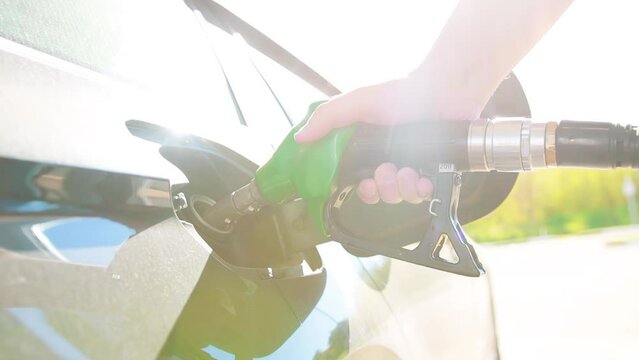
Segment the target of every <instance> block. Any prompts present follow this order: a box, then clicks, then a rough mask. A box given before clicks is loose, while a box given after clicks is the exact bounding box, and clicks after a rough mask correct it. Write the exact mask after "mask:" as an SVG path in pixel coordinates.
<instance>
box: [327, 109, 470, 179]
mask: <svg viewBox="0 0 639 360" xmlns="http://www.w3.org/2000/svg"><path fill="white" fill-rule="evenodd" d="M469 124H470V122H469V121H422V122H415V123H407V124H402V125H395V126H382V125H371V124H366V123H362V124H358V125H357V129H356V131H355V133H354V134H353V136H352V137H351V140H350V142H349V145H348V146H347V147H346V149H345V151H344V155H343V157H342V160H341V163H340V173H339V179H338V182H339V185H346V184H357V183H359V181H361V180H362V179H365V178H369V177H371V176H373V173H374V171H375V169H376V168H377V167H378V166H379V165H380V164H382V163H384V162H392V163H394V164H395V165H397V167H399V168H401V167H412V168H415V169H416V170H418V171H421V172H422V173H425V174H428V173H433V172H434V171H436V170H437V168H436V167H437V166H438V165H439V164H441V163H446V164H453V165H454V166H455V168H456V170H464V169H467V168H468V128H469Z"/></svg>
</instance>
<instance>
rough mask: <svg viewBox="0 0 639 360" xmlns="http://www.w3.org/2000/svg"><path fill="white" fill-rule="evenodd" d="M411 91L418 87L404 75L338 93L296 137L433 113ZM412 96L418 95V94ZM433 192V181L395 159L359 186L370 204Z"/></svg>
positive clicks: (420, 197)
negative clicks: (410, 99)
mask: <svg viewBox="0 0 639 360" xmlns="http://www.w3.org/2000/svg"><path fill="white" fill-rule="evenodd" d="M409 93H412V94H414V93H415V89H414V88H411V86H410V83H409V82H408V80H406V79H400V80H393V81H390V82H386V83H382V84H378V85H373V86H368V87H363V88H360V89H357V90H354V91H352V92H350V93H346V94H343V95H340V96H337V97H334V98H332V99H331V100H330V101H328V102H326V103H324V104H322V105H320V106H319V107H318V108H317V109H316V110H315V112H314V113H313V114H312V116H311V118H310V119H309V121H308V122H307V124H306V125H305V126H304V127H303V128H302V129H300V131H299V132H298V133H297V134H295V140H296V141H298V142H300V143H309V142H313V141H316V140H318V139H320V138H322V137H323V136H325V135H326V134H328V133H329V132H330V131H331V130H332V129H334V128H340V127H344V126H348V125H350V124H352V123H354V122H357V121H363V122H367V123H371V124H377V125H389V126H392V125H395V124H401V123H404V122H409V121H416V120H421V119H424V118H428V117H429V116H430V114H426V113H425V111H424V106H423V104H424V101H423V100H422V101H416V102H414V103H411V102H410V101H408V102H407V101H406V99H409V97H407V96H406V95H407V94H409ZM417 93H420V92H419V91H417ZM412 98H415V99H416V97H415V96H414V95H413V96H412ZM398 99H401V101H398ZM431 117H432V116H431ZM432 192H433V184H432V183H431V182H430V180H428V179H427V178H424V177H420V175H419V174H418V172H417V171H416V170H415V169H412V168H402V169H398V168H397V167H396V166H395V165H394V164H392V163H384V164H381V165H380V166H379V167H378V168H377V169H376V170H375V173H374V175H373V177H371V178H368V179H364V180H362V181H361V182H360V183H359V185H358V187H357V194H358V196H359V198H360V199H361V200H362V202H364V203H366V204H375V203H377V202H379V200H380V199H381V200H382V201H383V202H386V203H390V204H396V203H399V202H401V201H407V202H410V203H413V204H418V203H420V202H422V201H424V200H426V199H428V198H430V197H431V195H432Z"/></svg>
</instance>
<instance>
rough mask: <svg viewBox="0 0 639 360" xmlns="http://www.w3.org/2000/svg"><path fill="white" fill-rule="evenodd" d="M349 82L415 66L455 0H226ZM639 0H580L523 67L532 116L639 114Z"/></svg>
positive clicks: (344, 85) (638, 119)
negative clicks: (312, 0)
mask: <svg viewBox="0 0 639 360" xmlns="http://www.w3.org/2000/svg"><path fill="white" fill-rule="evenodd" d="M220 2H221V4H222V5H224V6H226V7H227V8H229V9H230V10H232V11H233V12H235V13H236V14H238V15H239V16H240V17H242V18H244V19H245V20H247V21H248V22H249V23H251V24H253V25H254V26H255V27H257V28H258V29H260V30H262V31H263V32H264V33H266V34H267V35H269V36H270V37H272V38H273V39H274V40H275V41H277V42H278V43H280V44H281V45H283V46H284V47H285V48H287V49H288V50H289V51H291V52H292V53H293V54H295V55H296V56H298V57H299V58H301V59H302V60H303V61H305V62H306V63H308V64H309V65H310V66H311V67H313V68H314V69H315V70H317V71H318V72H319V73H320V74H323V75H324V76H325V77H327V78H328V79H329V80H331V81H332V82H333V83H335V84H336V85H337V86H338V87H339V88H340V89H342V90H349V89H353V88H356V87H359V86H363V85H367V84H371V83H375V82H379V81H383V80H388V79H391V78H394V77H398V76H402V75H404V74H406V73H407V72H409V71H411V70H412V69H413V68H414V67H415V66H417V65H418V64H419V63H420V62H421V60H422V59H423V57H424V56H425V54H426V53H427V51H428V49H429V48H430V46H431V44H432V43H433V42H434V40H435V38H436V37H437V35H438V33H439V31H440V29H441V28H442V26H443V25H444V23H445V21H446V19H447V17H448V16H449V15H450V13H451V11H452V10H453V8H454V6H455V5H456V3H457V2H456V1H450V0H437V1H409V0H397V1H393V2H392V3H390V2H386V1H364V0H351V1H338V0H326V1H322V2H305V1H304V2H301V1H294V0H274V1H269V2H264V1H257V0H223V1H220ZM638 10H639V3H638V2H634V1H622V0H612V1H606V2H603V1H596V0H578V1H575V3H574V4H573V5H572V6H571V7H570V8H569V9H568V10H567V12H566V13H565V14H564V15H563V17H562V18H561V19H560V20H559V21H558V22H557V23H556V24H555V26H554V27H553V28H552V29H551V30H550V31H549V32H548V33H547V34H546V36H545V37H544V38H543V39H542V40H541V41H540V42H539V43H538V44H537V46H536V47H535V48H534V49H533V50H532V51H531V52H530V53H529V54H528V55H527V56H526V57H525V58H524V59H523V60H522V61H521V63H520V64H519V65H517V67H515V69H514V71H515V74H517V76H518V77H519V78H520V81H521V82H522V85H523V87H524V91H525V92H526V94H527V96H528V99H529V102H530V105H531V108H532V113H533V117H534V118H536V119H539V120H544V121H545V120H561V119H571V120H600V121H611V122H620V123H624V124H626V123H634V124H639V107H637V106H635V105H634V104H635V103H636V97H637V96H638V95H639V91H637V85H638V84H639V67H638V65H639V41H638V38H639V21H637V20H636V19H637V16H638V14H639V11H638Z"/></svg>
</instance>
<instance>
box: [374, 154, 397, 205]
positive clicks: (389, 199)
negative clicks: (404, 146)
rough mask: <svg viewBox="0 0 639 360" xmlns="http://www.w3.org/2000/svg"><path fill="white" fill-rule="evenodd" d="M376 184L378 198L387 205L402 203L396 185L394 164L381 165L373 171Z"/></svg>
mask: <svg viewBox="0 0 639 360" xmlns="http://www.w3.org/2000/svg"><path fill="white" fill-rule="evenodd" d="M373 178H374V179H375V183H376V184H377V192H378V193H379V198H380V199H382V201H383V202H385V203H388V204H398V203H400V202H401V201H402V196H401V195H400V193H399V186H398V184H397V167H396V166H395V164H391V163H383V164H381V165H380V166H378V167H377V169H375V175H374V176H373Z"/></svg>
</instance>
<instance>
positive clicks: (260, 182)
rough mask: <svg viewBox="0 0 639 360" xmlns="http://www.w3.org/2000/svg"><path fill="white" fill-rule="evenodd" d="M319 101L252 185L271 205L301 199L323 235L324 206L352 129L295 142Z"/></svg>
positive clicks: (293, 130)
mask: <svg viewBox="0 0 639 360" xmlns="http://www.w3.org/2000/svg"><path fill="white" fill-rule="evenodd" d="M323 102H324V101H318V102H315V103H313V104H311V105H310V106H309V109H308V113H307V114H306V117H305V118H304V119H303V120H302V121H301V122H300V123H299V124H297V126H295V127H294V128H293V129H292V130H291V131H290V132H289V134H288V135H287V136H286V138H285V139H284V141H282V143H281V144H280V146H279V147H278V148H277V150H275V153H274V154H273V156H272V157H271V159H270V160H269V161H268V162H267V163H266V164H264V165H263V166H262V167H260V168H259V169H258V170H257V173H256V175H255V183H256V185H257V188H258V190H259V192H260V194H261V195H262V197H263V198H264V199H265V200H266V201H268V202H270V203H272V204H278V203H282V202H285V201H289V200H292V199H295V198H301V199H303V200H304V201H305V203H306V206H307V208H308V212H309V216H310V218H311V219H312V221H313V222H314V223H315V225H316V226H317V228H318V229H320V230H321V232H322V233H323V234H324V235H326V234H327V233H326V228H325V224H324V207H325V206H326V203H327V202H328V200H329V199H330V197H331V195H332V194H333V192H334V191H335V190H336V181H337V176H338V170H339V165H340V161H341V159H342V155H343V154H344V150H345V149H346V146H347V145H348V143H349V141H350V139H351V136H352V135H353V132H354V131H355V127H354V126H350V127H344V128H340V129H335V130H333V131H332V132H331V133H329V134H328V135H327V136H325V137H323V138H322V139H321V140H318V141H316V142H313V143H310V144H300V143H298V142H296V141H295V139H294V135H295V133H297V131H299V130H300V129H301V128H302V127H303V126H304V125H305V124H306V122H307V121H308V119H309V118H310V117H311V115H312V114H313V112H314V111H315V109H317V107H318V106H319V105H320V104H322V103H323Z"/></svg>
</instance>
